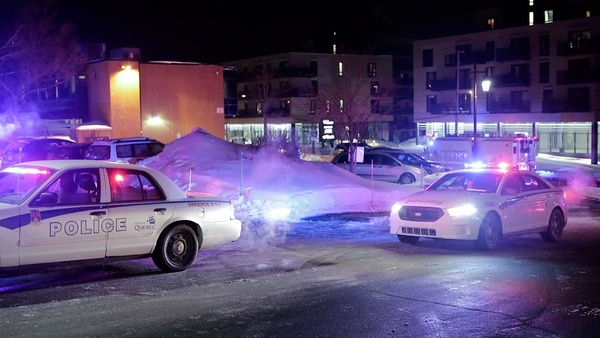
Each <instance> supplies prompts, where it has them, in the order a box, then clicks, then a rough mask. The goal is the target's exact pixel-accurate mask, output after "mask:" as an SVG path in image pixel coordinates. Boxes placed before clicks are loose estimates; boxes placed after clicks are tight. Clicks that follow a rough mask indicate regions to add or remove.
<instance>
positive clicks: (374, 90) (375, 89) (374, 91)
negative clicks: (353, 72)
mask: <svg viewBox="0 0 600 338" xmlns="http://www.w3.org/2000/svg"><path fill="white" fill-rule="evenodd" d="M371 95H379V81H371Z"/></svg>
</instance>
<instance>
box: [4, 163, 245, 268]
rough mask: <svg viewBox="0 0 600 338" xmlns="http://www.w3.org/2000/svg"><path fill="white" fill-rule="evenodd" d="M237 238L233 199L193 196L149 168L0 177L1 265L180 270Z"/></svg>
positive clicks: (101, 166)
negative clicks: (129, 263) (97, 263)
mask: <svg viewBox="0 0 600 338" xmlns="http://www.w3.org/2000/svg"><path fill="white" fill-rule="evenodd" d="M240 232H241V222H240V221H239V220H236V219H235V217H234V213H233V206H232V204H231V202H230V201H229V200H228V199H225V198H222V197H219V196H214V195H203V196H195V197H188V196H187V195H186V194H185V193H184V192H183V191H182V190H181V189H179V187H178V186H177V185H176V184H175V183H174V182H173V181H171V180H170V179H169V178H168V177H166V176H165V175H164V174H162V173H160V172H159V171H157V170H154V169H151V168H146V167H142V166H135V165H129V164H118V163H110V162H98V161H85V160H56V161H35V162H27V163H23V164H18V165H14V166H12V167H9V168H6V169H4V170H2V171H1V172H0V267H9V266H19V265H28V264H38V263H51V262H62V261H76V260H92V259H102V258H112V257H121V258H123V257H126V258H142V257H152V259H153V261H154V263H155V264H156V265H157V266H158V267H159V268H161V269H162V270H165V271H181V270H185V269H187V268H188V267H190V266H191V265H192V264H193V262H194V260H195V259H196V255H197V253H198V250H199V249H206V248H210V247H214V246H217V245H221V244H224V243H228V242H231V241H235V240H236V239H238V238H239V236H240Z"/></svg>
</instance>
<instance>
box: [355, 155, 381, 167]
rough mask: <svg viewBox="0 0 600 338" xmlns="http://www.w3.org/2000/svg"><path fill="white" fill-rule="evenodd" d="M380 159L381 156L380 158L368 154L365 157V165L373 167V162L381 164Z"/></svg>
mask: <svg viewBox="0 0 600 338" xmlns="http://www.w3.org/2000/svg"><path fill="white" fill-rule="evenodd" d="M379 158H380V156H378V155H370V154H367V155H365V157H364V161H363V163H365V164H369V165H371V161H373V164H379V161H380V159H379ZM356 163H358V162H356Z"/></svg>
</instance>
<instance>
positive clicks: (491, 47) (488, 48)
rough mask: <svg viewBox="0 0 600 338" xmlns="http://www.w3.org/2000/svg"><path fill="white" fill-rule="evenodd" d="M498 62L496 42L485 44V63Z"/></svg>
mask: <svg viewBox="0 0 600 338" xmlns="http://www.w3.org/2000/svg"><path fill="white" fill-rule="evenodd" d="M494 60H496V42H495V41H488V42H486V43H485V61H494Z"/></svg>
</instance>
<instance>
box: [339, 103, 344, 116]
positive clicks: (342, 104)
mask: <svg viewBox="0 0 600 338" xmlns="http://www.w3.org/2000/svg"><path fill="white" fill-rule="evenodd" d="M343 112H344V100H340V113H343Z"/></svg>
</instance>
